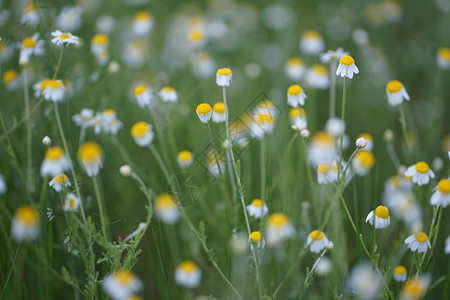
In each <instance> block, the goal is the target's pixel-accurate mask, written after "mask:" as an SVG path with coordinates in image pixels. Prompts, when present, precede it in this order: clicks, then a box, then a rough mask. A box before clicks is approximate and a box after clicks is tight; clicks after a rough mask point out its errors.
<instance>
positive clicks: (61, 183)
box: [48, 173, 71, 192]
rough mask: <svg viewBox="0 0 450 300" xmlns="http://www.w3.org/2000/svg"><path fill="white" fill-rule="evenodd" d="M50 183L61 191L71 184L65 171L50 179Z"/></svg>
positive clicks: (56, 189)
mask: <svg viewBox="0 0 450 300" xmlns="http://www.w3.org/2000/svg"><path fill="white" fill-rule="evenodd" d="M48 185H49V186H50V187H51V188H53V189H54V190H55V191H57V192H61V190H62V189H63V188H66V187H68V186H71V184H70V181H69V178H67V175H66V174H64V173H62V174H59V175H56V176H55V177H53V178H52V180H50V182H49V183H48Z"/></svg>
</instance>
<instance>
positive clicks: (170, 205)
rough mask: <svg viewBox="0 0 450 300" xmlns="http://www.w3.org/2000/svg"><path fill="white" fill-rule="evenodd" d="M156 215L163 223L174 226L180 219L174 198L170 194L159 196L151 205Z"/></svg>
mask: <svg viewBox="0 0 450 300" xmlns="http://www.w3.org/2000/svg"><path fill="white" fill-rule="evenodd" d="M153 206H154V208H155V213H156V215H157V216H158V217H159V218H160V219H161V221H162V222H163V223H166V224H169V225H171V224H175V223H176V222H177V221H178V218H179V217H180V213H179V208H178V204H177V200H176V198H175V197H174V196H173V195H172V194H168V193H165V194H160V195H158V196H157V197H156V198H155V201H154V203H153Z"/></svg>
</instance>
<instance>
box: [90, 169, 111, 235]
mask: <svg viewBox="0 0 450 300" xmlns="http://www.w3.org/2000/svg"><path fill="white" fill-rule="evenodd" d="M92 182H93V184H94V190H95V197H96V198H97V206H98V211H99V213H100V222H101V225H102V233H103V237H104V238H105V240H108V233H107V231H106V230H107V226H106V215H105V211H104V207H103V201H102V198H101V197H100V189H99V188H98V182H97V176H94V177H92Z"/></svg>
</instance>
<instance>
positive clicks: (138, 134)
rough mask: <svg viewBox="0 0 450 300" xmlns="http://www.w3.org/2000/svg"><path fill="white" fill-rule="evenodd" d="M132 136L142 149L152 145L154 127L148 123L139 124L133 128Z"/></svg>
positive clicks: (135, 124)
mask: <svg viewBox="0 0 450 300" xmlns="http://www.w3.org/2000/svg"><path fill="white" fill-rule="evenodd" d="M131 136H132V137H133V139H134V141H135V142H136V144H138V146H140V147H146V146H148V145H150V144H151V142H152V141H153V138H154V136H155V134H154V133H153V126H152V125H150V124H148V123H147V122H137V123H134V125H133V127H131Z"/></svg>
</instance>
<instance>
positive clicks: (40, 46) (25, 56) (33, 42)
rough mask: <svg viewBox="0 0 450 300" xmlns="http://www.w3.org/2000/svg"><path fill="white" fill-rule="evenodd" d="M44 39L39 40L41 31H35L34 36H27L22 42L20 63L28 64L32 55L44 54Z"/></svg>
mask: <svg viewBox="0 0 450 300" xmlns="http://www.w3.org/2000/svg"><path fill="white" fill-rule="evenodd" d="M44 44H45V42H44V40H39V33H35V34H34V35H33V36H29V37H26V38H24V39H23V40H22V43H21V44H20V46H19V48H20V57H19V64H20V65H26V64H28V63H29V61H30V57H31V55H34V56H42V55H44V54H45V50H44Z"/></svg>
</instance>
